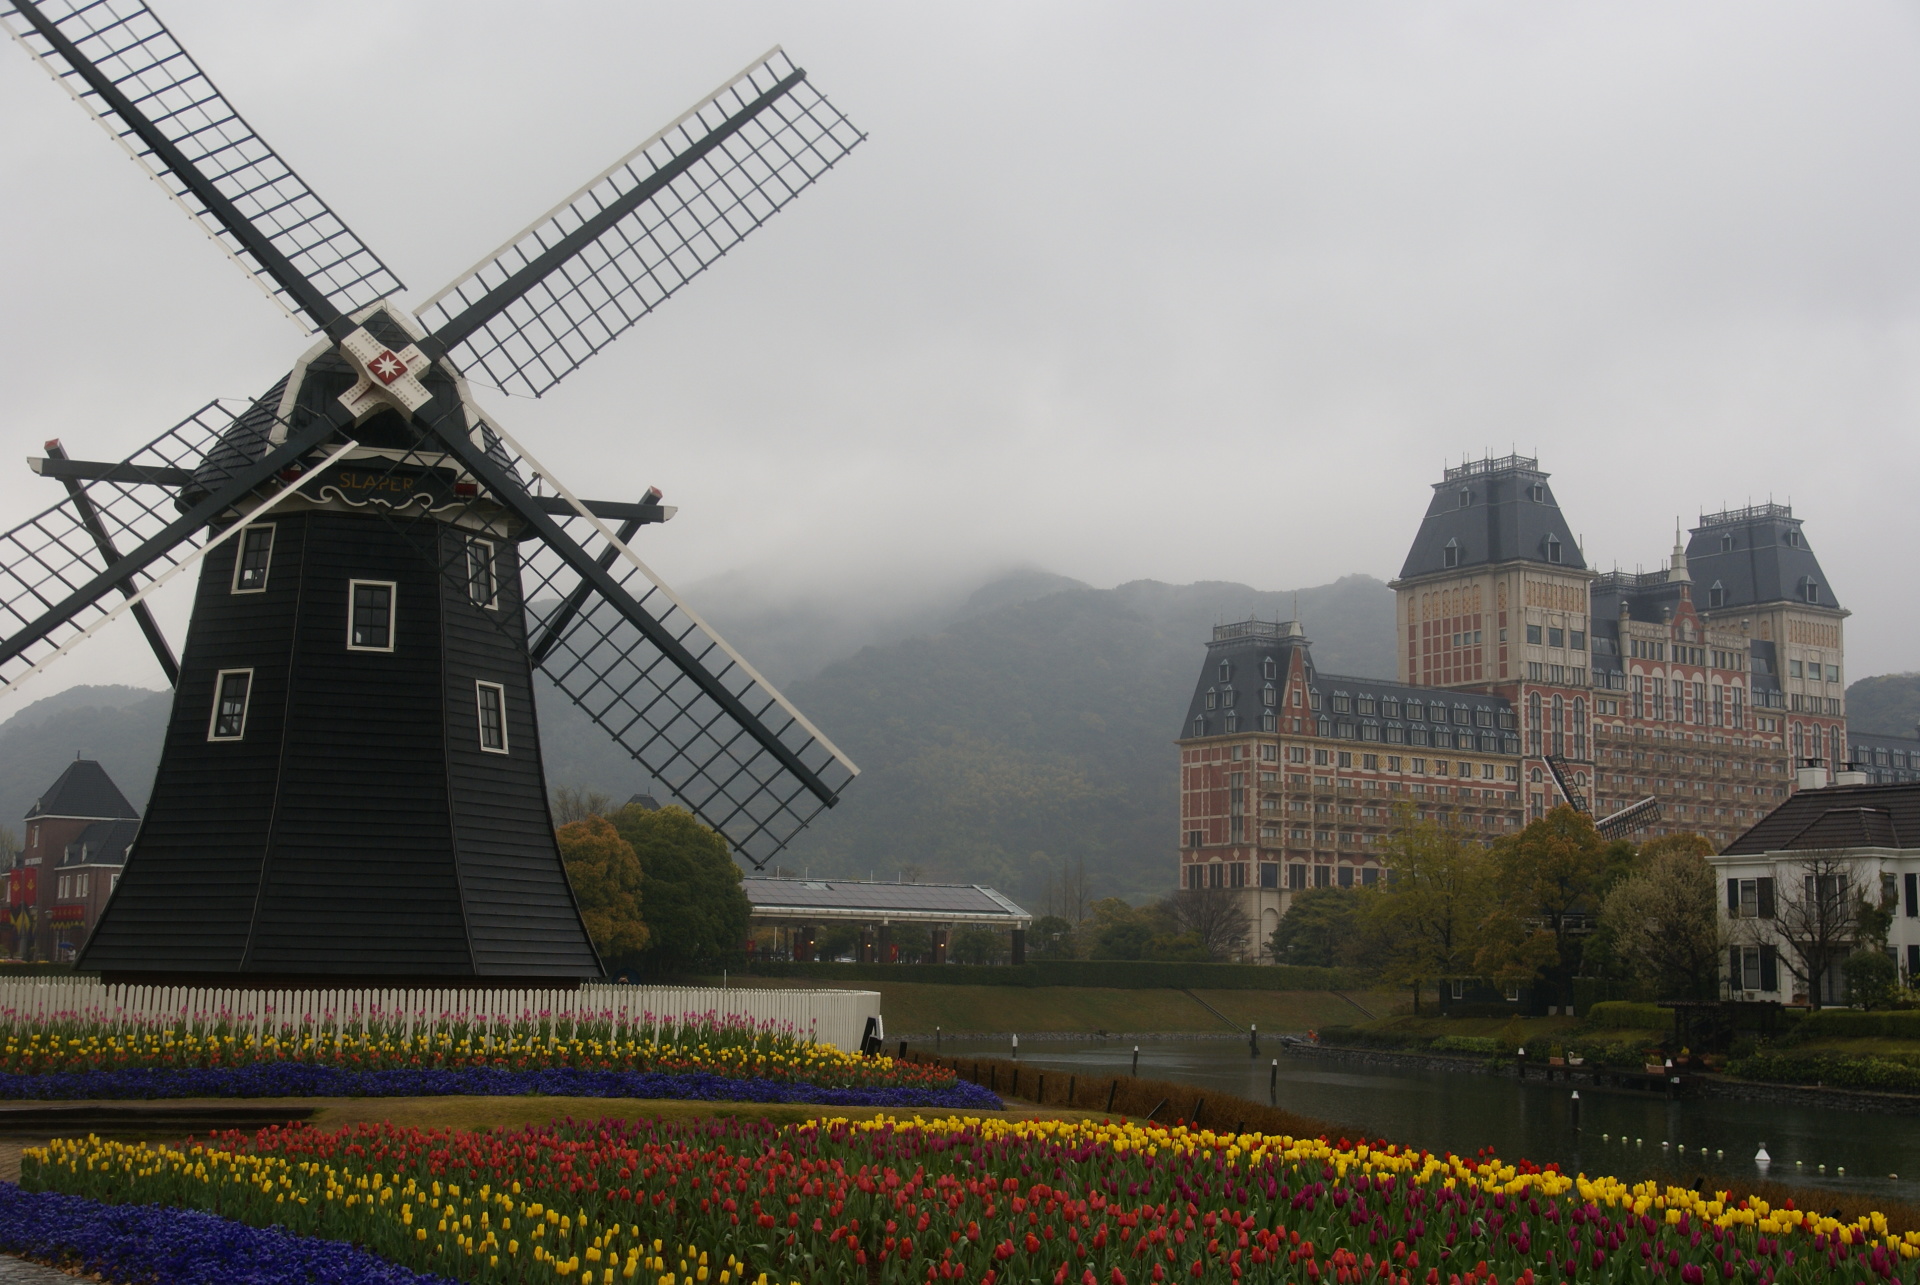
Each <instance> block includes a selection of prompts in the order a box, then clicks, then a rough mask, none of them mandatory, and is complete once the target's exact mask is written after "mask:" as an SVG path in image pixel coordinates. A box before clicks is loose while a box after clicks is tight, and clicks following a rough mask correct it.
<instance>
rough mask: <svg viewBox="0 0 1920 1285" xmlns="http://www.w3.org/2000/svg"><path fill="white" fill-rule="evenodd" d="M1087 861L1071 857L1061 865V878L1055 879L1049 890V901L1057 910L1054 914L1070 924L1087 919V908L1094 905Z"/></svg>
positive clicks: (1078, 857) (1082, 858) (1083, 858)
mask: <svg viewBox="0 0 1920 1285" xmlns="http://www.w3.org/2000/svg"><path fill="white" fill-rule="evenodd" d="M1088 887H1089V884H1088V882H1087V859H1086V858H1085V857H1081V856H1076V857H1070V858H1068V859H1067V860H1065V861H1062V862H1061V863H1060V877H1059V878H1058V879H1055V880H1054V881H1053V883H1052V886H1051V887H1050V888H1049V889H1048V890H1047V900H1048V901H1050V902H1054V903H1055V904H1056V906H1057V909H1055V910H1054V911H1053V913H1054V914H1057V915H1059V916H1060V917H1061V918H1062V919H1064V920H1066V921H1067V922H1068V923H1070V924H1077V923H1079V922H1080V921H1081V920H1083V919H1085V918H1086V917H1087V907H1088V906H1089V905H1091V904H1092V898H1091V897H1090V896H1089V895H1088V891H1087V889H1088Z"/></svg>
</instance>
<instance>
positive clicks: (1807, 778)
mask: <svg viewBox="0 0 1920 1285" xmlns="http://www.w3.org/2000/svg"><path fill="white" fill-rule="evenodd" d="M1793 783H1794V784H1795V785H1796V786H1798V787H1799V788H1800V789H1802V790H1824V789H1826V788H1827V769H1826V768H1824V767H1822V766H1821V765H1820V760H1819V759H1802V760H1801V761H1800V768H1799V770H1798V771H1797V772H1795V773H1794V774H1793Z"/></svg>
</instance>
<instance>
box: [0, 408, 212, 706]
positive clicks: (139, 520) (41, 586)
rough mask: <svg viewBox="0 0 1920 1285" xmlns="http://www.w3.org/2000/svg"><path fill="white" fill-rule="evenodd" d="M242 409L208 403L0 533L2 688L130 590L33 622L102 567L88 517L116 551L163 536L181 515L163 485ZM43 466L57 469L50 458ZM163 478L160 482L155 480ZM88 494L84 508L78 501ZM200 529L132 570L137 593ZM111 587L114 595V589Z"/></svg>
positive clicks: (176, 480)
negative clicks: (45, 623) (49, 621)
mask: <svg viewBox="0 0 1920 1285" xmlns="http://www.w3.org/2000/svg"><path fill="white" fill-rule="evenodd" d="M246 409H247V403H245V402H231V401H213V402H209V403H207V404H206V405H205V406H203V407H201V408H200V409H199V410H197V411H195V412H194V413H193V414H192V415H189V416H188V417H187V418H186V419H184V420H181V421H180V422H179V423H178V424H175V425H174V426H173V427H172V428H170V429H168V430H167V431H166V432H164V433H162V434H161V435H160V436H158V437H156V438H154V439H153V440H152V441H151V442H148V443H147V444H146V445H145V446H143V447H141V448H140V449H139V450H137V451H135V452H134V453H133V454H132V455H131V456H129V457H128V458H127V459H126V460H125V461H123V462H122V463H121V465H120V467H119V469H118V470H117V471H116V472H115V474H114V475H111V476H109V477H105V478H95V479H92V480H89V481H87V482H86V483H85V485H83V486H79V487H77V488H76V489H77V492H78V497H76V495H75V494H73V493H69V494H68V495H67V496H66V498H64V499H62V500H61V501H60V502H59V503H58V504H55V505H53V506H51V507H50V508H47V509H44V510H42V511H41V512H39V513H36V514H34V515H33V516H32V517H31V518H28V519H27V520H26V521H25V522H22V523H21V524H20V525H19V526H17V527H14V528H13V529H12V530H11V531H8V532H5V533H4V534H0V691H4V690H5V689H6V688H9V687H12V686H13V685H14V684H15V683H17V682H19V681H20V680H21V679H22V678H24V677H26V676H27V675H28V674H29V673H32V672H33V671H34V670H35V669H37V668H39V667H40V666H41V665H42V664H44V663H45V662H46V661H48V660H50V659H52V658H53V657H54V656H55V655H57V654H58V653H59V652H60V650H61V649H63V648H64V647H66V646H67V645H69V644H70V643H72V642H74V641H76V640H77V639H79V638H80V637H81V636H83V635H85V634H86V633H87V632H88V631H89V630H91V629H93V628H94V627H95V626H97V625H98V624H99V623H101V622H102V621H103V620H104V618H105V617H106V615H107V613H108V612H109V611H110V610H112V608H113V605H114V603H115V601H117V600H118V598H119V597H120V596H121V595H124V594H126V593H127V589H126V588H122V587H121V586H119V585H114V586H110V587H109V588H108V589H107V590H106V591H105V592H104V593H102V594H101V595H100V596H98V597H96V598H94V599H92V600H91V601H89V602H88V603H86V605H84V606H83V607H81V608H80V609H79V610H78V611H77V612H75V613H74V614H72V615H71V616H68V617H66V618H65V619H63V620H60V621H59V622H57V623H56V624H55V625H54V627H53V628H51V629H47V630H45V631H44V632H37V631H36V630H35V629H34V626H35V625H36V623H37V622H41V621H42V620H43V618H44V617H45V615H46V613H47V612H49V611H50V610H52V609H53V608H55V607H56V606H57V605H58V604H59V603H61V602H62V601H64V600H65V599H67V598H68V597H69V596H71V595H72V594H74V593H75V592H77V591H80V590H82V589H83V588H84V587H85V586H86V585H88V584H89V583H90V582H93V581H94V580H96V579H97V578H98V577H99V576H101V575H102V574H103V573H105V572H106V570H107V568H108V565H109V559H108V557H107V555H106V553H105V552H104V550H103V549H102V547H101V541H100V539H99V538H98V535H97V534H96V532H95V531H94V530H93V529H92V528H91V526H90V525H89V523H88V522H87V520H86V519H87V509H90V510H91V511H92V513H93V514H94V516H95V518H96V520H97V522H98V524H99V527H100V529H101V530H102V531H104V532H105V534H106V536H107V539H108V541H109V542H110V543H111V545H112V546H113V547H114V548H115V549H116V550H117V551H118V552H120V553H123V554H124V553H126V552H128V551H131V550H133V549H136V548H138V547H139V546H140V545H142V544H144V543H146V542H147V541H148V540H150V539H152V538H154V537H155V536H158V535H160V534H161V533H162V532H164V531H165V530H166V529H167V528H168V527H169V526H170V525H172V524H173V523H174V522H175V520H176V519H177V518H178V517H179V513H178V511H177V510H176V509H175V507H174V503H173V492H172V490H171V489H163V486H164V485H165V484H171V485H172V486H178V485H180V484H181V483H183V482H184V481H185V480H186V478H187V477H188V476H190V475H191V472H192V470H193V468H194V466H195V465H196V464H198V463H199V462H200V459H201V457H202V456H204V455H205V454H206V453H207V451H208V450H209V449H210V448H211V447H212V445H213V443H214V442H216V441H218V440H219V438H220V436H221V434H223V433H225V432H226V431H227V430H228V429H229V428H230V427H231V426H232V425H233V424H234V423H235V422H236V421H237V420H238V419H239V418H240V416H241V414H242V413H243V412H244V411H245V410H246ZM40 468H41V471H43V472H48V473H51V474H52V475H54V476H59V475H60V473H59V470H58V468H57V466H55V465H54V462H53V461H45V462H42V463H41V465H40ZM156 482H158V483H161V484H163V486H156V485H153V483H156ZM81 499H84V501H85V505H86V508H84V509H83V508H82V506H81V503H80V500H81ZM205 535H206V532H205V530H204V529H201V530H196V531H194V532H193V533H191V534H189V535H188V536H186V537H185V538H184V539H182V540H181V542H180V543H178V544H175V545H173V546H171V547H170V548H168V549H167V550H166V551H165V552H163V553H161V554H159V555H158V556H157V557H156V558H155V559H154V560H153V561H151V562H149V563H148V564H147V565H146V566H144V567H142V568H140V569H139V570H137V571H134V572H132V573H130V574H129V576H128V577H127V583H128V586H129V587H130V588H131V589H133V590H134V591H138V590H139V589H141V588H144V587H145V586H147V585H149V584H151V583H152V582H153V580H154V579H155V578H156V577H158V576H160V575H163V574H165V573H166V572H167V571H168V570H169V569H171V568H172V567H175V566H178V565H179V564H180V563H182V562H184V561H185V560H186V559H187V558H189V557H191V556H192V554H193V551H194V550H195V549H197V548H198V547H199V546H200V544H201V542H202V541H203V540H204V538H205ZM116 590H117V591H118V592H116Z"/></svg>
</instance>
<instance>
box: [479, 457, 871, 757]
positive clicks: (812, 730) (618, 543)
mask: <svg viewBox="0 0 1920 1285" xmlns="http://www.w3.org/2000/svg"><path fill="white" fill-rule="evenodd" d="M487 427H488V428H491V429H492V430H493V431H494V432H495V433H496V434H498V435H499V437H500V440H501V441H503V442H505V443H506V444H507V445H508V446H509V447H511V448H512V449H513V452H514V454H516V455H518V456H519V457H520V461H521V462H522V463H523V464H525V465H526V466H527V467H528V468H529V469H531V470H532V471H533V472H534V473H536V474H538V475H539V476H540V478H541V480H543V481H544V482H546V483H547V485H549V486H551V487H552V488H553V489H554V491H555V492H557V493H558V494H559V496H560V498H561V499H563V500H565V501H566V502H567V504H568V505H569V506H570V507H571V508H572V509H573V511H574V512H575V513H578V514H579V515H580V516H581V517H583V518H585V519H586V520H587V521H588V522H589V523H591V524H592V525H593V529H594V530H596V531H598V532H599V533H600V535H601V536H602V538H604V539H605V540H606V542H607V543H608V544H609V545H611V546H613V547H614V548H616V549H618V550H619V551H620V556H621V557H623V558H625V559H626V560H627V561H628V562H629V563H631V564H632V565H633V567H634V568H635V569H636V570H637V571H639V572H640V574H641V575H643V576H645V577H646V578H647V579H648V580H651V581H652V582H653V587H654V588H656V589H658V590H659V591H660V592H661V593H664V594H665V595H667V599H668V601H670V602H672V603H673V605H674V606H676V607H678V608H679V609H680V610H681V611H683V612H685V613H686V615H687V618H688V619H689V620H691V621H693V623H694V624H696V625H698V626H700V628H701V629H702V630H703V631H705V633H706V635H707V637H709V638H711V639H713V641H714V642H715V643H716V644H718V645H719V647H720V650H722V651H724V652H726V653H727V655H728V656H729V657H730V658H731V659H732V660H733V663H734V664H736V665H738V666H740V668H741V670H743V671H744V672H745V673H746V675H747V677H749V678H751V679H752V680H753V681H754V682H755V683H757V684H759V685H760V686H761V687H762V688H763V689H765V691H766V693H767V694H768V695H769V696H771V697H773V699H774V701H775V703H777V704H778V705H779V706H780V708H781V709H783V710H785V711H786V712H787V713H788V714H789V715H790V716H791V717H792V718H793V721H794V722H796V723H798V724H800V726H802V727H804V728H806V729H807V734H808V735H809V736H811V737H813V739H814V740H816V741H818V742H819V743H820V744H821V745H822V746H824V747H825V748H826V751H827V753H829V754H831V755H833V757H834V758H835V759H836V760H838V761H839V763H840V766H842V767H844V768H846V769H847V771H849V772H851V773H853V775H855V776H859V775H860V769H859V767H858V766H856V765H855V763H854V761H853V760H852V759H850V758H848V757H847V756H846V755H845V754H843V753H842V752H841V750H840V747H839V746H837V745H835V744H834V743H833V742H832V741H831V740H829V739H827V734H826V733H825V732H822V731H821V730H820V729H819V728H817V727H815V726H814V725H813V721H812V720H811V719H809V718H808V717H807V716H806V715H805V714H802V713H801V712H800V711H799V710H797V709H795V708H794V707H793V702H791V701H789V700H788V699H787V698H786V697H785V696H783V695H782V694H781V692H780V689H779V688H777V687H775V686H774V685H773V684H772V683H770V682H768V681H767V680H766V679H765V678H764V677H763V676H762V675H761V673H760V671H759V670H757V669H755V668H754V667H753V666H752V665H750V664H748V663H747V658H746V657H745V656H742V655H741V654H740V653H739V652H737V651H735V650H734V649H733V644H732V643H730V642H728V641H727V640H726V639H724V638H722V637H721V636H720V632H719V631H718V630H716V629H715V628H714V627H713V626H712V625H710V624H708V623H707V622H706V620H705V619H703V618H702V617H701V615H700V613H699V612H697V611H695V610H694V609H693V608H692V607H689V606H688V605H687V604H686V602H685V601H683V600H682V599H681V597H680V595H679V594H677V593H675V592H674V591H673V590H672V589H670V588H669V587H668V586H667V582H666V581H664V580H662V579H661V578H660V577H659V576H657V575H655V574H654V571H653V568H652V567H649V566H648V565H647V564H646V563H644V562H642V561H641V560H640V557H639V555H638V554H636V553H634V551H633V550H632V549H630V548H628V547H627V544H626V541H624V540H622V539H620V538H619V537H618V536H616V535H615V534H614V533H613V531H612V529H611V528H610V527H608V526H607V524H606V523H605V522H602V521H601V520H600V519H599V518H597V517H595V516H594V515H593V513H592V512H591V511H590V510H589V509H588V508H587V506H586V505H584V504H582V503H581V502H580V497H578V496H577V495H575V494H574V493H573V492H572V491H569V490H568V489H567V487H566V484H565V483H563V482H561V481H560V479H559V478H557V477H555V476H554V475H553V473H552V471H551V470H549V469H548V468H547V467H546V466H545V465H544V464H542V463H540V461H539V460H536V459H534V458H533V456H532V455H530V454H528V452H527V448H526V447H524V446H522V445H520V443H519V442H517V441H515V440H514V438H513V435H512V434H510V433H508V432H507V430H506V429H504V428H502V427H500V421H499V420H496V419H489V420H488V421H487Z"/></svg>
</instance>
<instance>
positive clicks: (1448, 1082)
mask: <svg viewBox="0 0 1920 1285" xmlns="http://www.w3.org/2000/svg"><path fill="white" fill-rule="evenodd" d="M919 1047H923V1048H924V1047H926V1046H925V1045H924V1044H922V1045H920V1046H919ZM1133 1049H1134V1045H1133V1043H1132V1042H1131V1041H1121V1040H1102V1039H1077V1040H1074V1039H1069V1040H1045V1039H1033V1040H1026V1039H1023V1040H1021V1042H1020V1061H1021V1062H1022V1063H1024V1064H1029V1065H1033V1066H1038V1067H1044V1068H1046V1069H1048V1070H1054V1069H1058V1070H1061V1071H1066V1072H1068V1073H1070V1074H1074V1075H1079V1076H1082V1077H1085V1078H1090V1079H1101V1078H1107V1077H1112V1076H1116V1075H1126V1074H1128V1073H1129V1072H1130V1070H1131V1066H1132V1059H1133ZM1139 1049H1140V1075H1141V1077H1142V1078H1144V1079H1153V1080H1172V1081H1175V1082H1177V1083H1180V1084H1191V1085H1194V1086H1195V1087H1198V1088H1209V1089H1218V1090H1221V1091H1222V1092H1226V1093H1232V1094H1235V1095H1237V1096H1239V1097H1243V1098H1248V1099H1251V1100H1252V1101H1255V1102H1265V1101H1267V1086H1268V1079H1269V1076H1271V1075H1272V1074H1273V1067H1274V1064H1275V1063H1276V1062H1277V1063H1278V1064H1279V1072H1278V1080H1279V1093H1278V1105H1280V1106H1282V1107H1285V1108H1286V1109H1287V1110H1289V1111H1296V1112H1298V1113H1299V1114H1301V1115H1306V1116H1313V1117H1316V1118H1318V1119H1321V1120H1328V1121H1332V1122H1334V1123H1337V1124H1340V1125H1343V1126H1348V1127H1350V1128H1351V1129H1352V1130H1353V1133H1352V1135H1351V1136H1352V1137H1354V1138H1355V1139H1359V1138H1362V1137H1364V1138H1368V1139H1375V1138H1379V1139H1385V1140H1387V1141H1389V1142H1398V1143H1403V1144H1410V1145H1413V1146H1416V1147H1421V1148H1424V1149H1426V1150H1430V1151H1452V1152H1454V1153H1455V1154H1458V1155H1463V1156H1464V1155H1472V1154H1473V1153H1475V1152H1477V1151H1479V1150H1480V1149H1481V1148H1483V1147H1492V1148H1493V1150H1494V1153H1495V1154H1496V1155H1498V1156H1500V1157H1501V1158H1502V1159H1506V1160H1512V1159H1514V1158H1516V1157H1522V1156H1524V1157H1526V1158H1527V1159H1529V1160H1533V1161H1535V1162H1538V1163H1545V1162H1547V1161H1550V1160H1557V1161H1559V1162H1560V1165H1561V1167H1562V1169H1563V1170H1565V1171H1566V1172H1569V1173H1579V1172H1585V1173H1589V1174H1603V1173H1604V1174H1612V1175H1614V1176H1616V1177H1619V1178H1624V1179H1630V1180H1631V1179H1638V1178H1646V1177H1659V1178H1664V1179H1667V1180H1669V1181H1679V1182H1682V1183H1684V1184H1686V1185H1689V1186H1690V1185H1692V1182H1693V1179H1694V1178H1695V1177H1699V1176H1704V1177H1707V1178H1708V1180H1709V1181H1710V1182H1714V1181H1719V1180H1723V1179H1738V1178H1748V1179H1752V1178H1757V1177H1766V1178H1771V1179H1773V1180H1775V1181H1778V1182H1785V1183H1791V1184H1793V1185H1795V1186H1804V1187H1809V1188H1826V1189H1829V1190H1840V1189H1845V1190H1850V1191H1861V1192H1868V1193H1874V1194H1881V1195H1884V1196H1887V1197H1890V1198H1894V1199H1899V1200H1905V1201H1920V1116H1899V1115H1884V1114H1875V1113H1871V1112H1865V1111H1846V1110H1840V1109H1836V1108H1824V1107H1801V1106H1782V1105H1778V1104H1775V1103H1771V1102H1747V1101H1741V1100H1739V1099H1733V1098H1709V1097H1686V1098H1680V1099H1677V1100H1673V1101H1669V1100H1668V1099H1666V1098H1665V1097H1663V1096H1661V1095H1659V1094H1657V1093H1652V1092H1648V1091H1646V1090H1634V1089H1614V1088H1607V1087H1601V1086H1595V1085H1590V1084H1581V1085H1579V1086H1578V1087H1579V1091H1580V1128H1579V1130H1578V1131H1576V1130H1575V1129H1574V1127H1573V1115H1572V1102H1571V1093H1572V1089H1571V1087H1570V1086H1568V1085H1567V1084H1565V1083H1563V1082H1559V1081H1555V1082H1554V1083H1552V1084H1548V1083H1546V1082H1545V1081H1543V1080H1537V1079H1536V1080H1527V1081H1524V1082H1522V1081H1519V1080H1516V1079H1513V1078H1511V1077H1505V1076H1493V1075H1475V1074H1471V1073H1466V1072H1459V1071H1444V1070H1427V1069H1421V1068H1412V1067H1408V1068H1402V1067H1395V1066H1382V1065H1376V1064H1368V1063H1362V1062H1349V1061H1345V1060H1342V1059H1338V1058H1333V1057H1326V1056H1322V1055H1318V1054H1312V1053H1288V1052H1286V1051H1285V1049H1284V1048H1283V1047H1281V1046H1279V1044H1278V1042H1277V1041H1274V1040H1267V1041H1263V1043H1262V1047H1261V1052H1260V1054H1259V1055H1258V1056H1257V1057H1256V1056H1251V1055H1249V1052H1248V1049H1247V1044H1246V1041H1245V1040H1244V1039H1241V1040H1234V1039H1188V1040H1182V1039H1166V1040H1151V1041H1142V1042H1141V1043H1140V1045H1139ZM941 1051H942V1052H944V1053H947V1054H950V1055H956V1056H965V1055H968V1054H974V1055H978V1056H981V1057H1002V1058H1004V1057H1006V1056H1007V1055H1008V1053H1009V1052H1010V1042H1009V1041H1008V1039H1007V1038H1006V1037H1004V1036H1000V1037H994V1038H954V1037H948V1038H946V1039H945V1040H943V1041H942V1048H941ZM1663 1143H1665V1144H1667V1145H1666V1146H1664V1147H1663V1146H1662V1144H1663ZM1763 1143H1764V1144H1765V1146H1766V1149H1767V1152H1768V1154H1769V1155H1770V1156H1771V1157H1772V1163H1771V1165H1769V1166H1768V1167H1767V1168H1765V1169H1761V1168H1760V1167H1759V1166H1758V1165H1756V1164H1755V1162H1754V1159H1753V1157H1754V1154H1755V1152H1757V1151H1758V1150H1759V1149H1760V1146H1761V1144H1763ZM1682 1147H1684V1148H1685V1151H1684V1152H1682V1151H1681V1150H1680V1148H1682ZM1716 1152H1719V1153H1722V1154H1721V1155H1718V1156H1716V1155H1715V1153H1716ZM1821 1165H1825V1166H1826V1173H1825V1174H1824V1175H1823V1174H1821V1172H1820V1170H1819V1166H1821ZM1842 1168H1844V1169H1845V1170H1846V1174H1845V1176H1844V1177H1842V1176H1841V1175H1840V1174H1839V1172H1838V1171H1839V1170H1840V1169H1842ZM1890 1174H1897V1175H1899V1177H1898V1178H1889V1176H1888V1175H1890Z"/></svg>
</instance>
